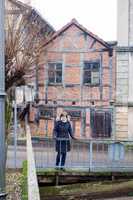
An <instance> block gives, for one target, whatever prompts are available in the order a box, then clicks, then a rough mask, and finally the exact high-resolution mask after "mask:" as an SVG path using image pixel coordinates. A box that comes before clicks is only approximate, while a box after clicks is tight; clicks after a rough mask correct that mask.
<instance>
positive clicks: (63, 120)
mask: <svg viewBox="0 0 133 200" xmlns="http://www.w3.org/2000/svg"><path fill="white" fill-rule="evenodd" d="M53 133H54V137H55V138H56V152H57V157H56V169H58V168H59V166H61V168H60V169H62V170H64V165H65V161H66V155H67V152H68V151H70V149H71V146H70V136H71V138H72V139H75V138H74V137H73V134H72V128H71V124H70V122H69V121H68V115H67V114H66V113H62V114H61V115H60V120H59V121H57V122H56V123H55V127H54V130H53Z"/></svg>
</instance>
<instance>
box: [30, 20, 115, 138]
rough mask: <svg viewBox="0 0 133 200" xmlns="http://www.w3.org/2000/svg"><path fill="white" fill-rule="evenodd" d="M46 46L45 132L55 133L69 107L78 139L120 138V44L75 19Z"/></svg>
mask: <svg viewBox="0 0 133 200" xmlns="http://www.w3.org/2000/svg"><path fill="white" fill-rule="evenodd" d="M44 47H45V51H44V53H43V54H42V55H41V63H40V66H41V71H40V72H39V76H38V82H39V83H38V84H39V99H40V103H39V112H40V119H41V120H40V126H39V134H41V135H48V136H52V129H53V126H54V122H55V120H57V119H58V118H59V115H60V113H61V112H62V111H66V112H67V113H68V114H69V116H70V118H71V123H72V127H73V132H74V134H75V136H76V137H78V138H80V137H85V138H114V135H115V133H114V127H113V126H114V122H113V120H114V117H113V115H114V107H113V105H112V104H113V102H114V101H115V87H116V85H115V71H116V69H115V66H116V65H115V50H114V47H115V44H113V43H107V42H105V41H104V40H102V39H100V38H99V37H98V36H96V35H94V34H93V33H91V32H90V31H88V30H87V29H86V28H84V27H83V26H82V25H80V24H79V23H78V22H77V21H76V20H75V19H73V20H72V21H71V22H70V23H68V24H67V25H65V26H64V27H63V28H62V29H61V30H59V31H57V32H56V33H55V34H54V35H53V36H52V37H51V38H50V39H49V40H48V41H47V42H46V43H45V44H44ZM33 119H34V117H33V115H32V117H31V119H30V121H31V122H32V123H31V124H32V126H31V127H32V133H33V135H36V134H37V133H36V129H35V125H34V123H33V122H34V120H33Z"/></svg>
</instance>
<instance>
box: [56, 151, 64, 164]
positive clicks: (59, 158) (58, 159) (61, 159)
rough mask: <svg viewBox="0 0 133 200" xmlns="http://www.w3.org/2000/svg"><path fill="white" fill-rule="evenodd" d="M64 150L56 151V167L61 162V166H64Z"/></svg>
mask: <svg viewBox="0 0 133 200" xmlns="http://www.w3.org/2000/svg"><path fill="white" fill-rule="evenodd" d="M66 154H67V153H66V152H58V153H57V156H56V166H57V167H58V166H59V165H60V162H61V167H64V165H65V161H66Z"/></svg>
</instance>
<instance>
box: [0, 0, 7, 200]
mask: <svg viewBox="0 0 133 200" xmlns="http://www.w3.org/2000/svg"><path fill="white" fill-rule="evenodd" d="M4 3H5V1H4V0H1V1H0V198H1V199H5V158H6V157H5V70H4V57H5V56H4V49H5V48H4Z"/></svg>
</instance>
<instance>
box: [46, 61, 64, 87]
mask: <svg viewBox="0 0 133 200" xmlns="http://www.w3.org/2000/svg"><path fill="white" fill-rule="evenodd" d="M48 82H49V83H53V84H56V83H62V64H61V63H49V64H48Z"/></svg>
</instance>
